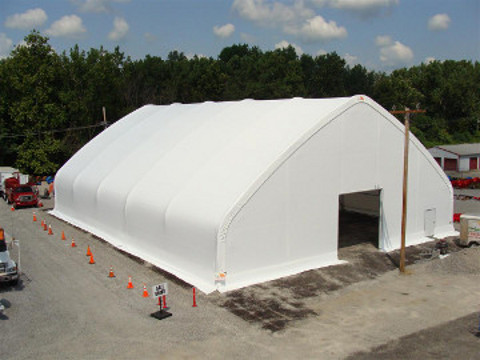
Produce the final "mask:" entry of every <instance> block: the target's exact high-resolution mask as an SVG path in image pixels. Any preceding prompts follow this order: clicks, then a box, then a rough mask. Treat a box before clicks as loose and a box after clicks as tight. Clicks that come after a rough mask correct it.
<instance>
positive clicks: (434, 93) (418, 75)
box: [0, 31, 480, 175]
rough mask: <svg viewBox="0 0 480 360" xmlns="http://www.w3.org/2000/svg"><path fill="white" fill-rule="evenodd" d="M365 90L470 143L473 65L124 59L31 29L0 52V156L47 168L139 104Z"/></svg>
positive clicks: (475, 94)
mask: <svg viewBox="0 0 480 360" xmlns="http://www.w3.org/2000/svg"><path fill="white" fill-rule="evenodd" d="M354 94H366V95H368V96H371V97H372V98H373V99H374V100H375V101H377V102H378V103H380V104H381V105H382V106H383V107H385V108H386V109H389V110H390V109H392V108H393V107H396V108H397V109H403V107H409V108H415V107H416V106H417V104H419V105H420V107H421V108H423V109H426V110H427V113H426V114H418V115H413V116H412V122H411V124H412V125H411V126H412V132H413V133H414V134H415V135H416V136H417V137H418V138H419V139H420V141H422V142H423V143H424V145H425V146H427V147H430V146H434V145H438V144H448V143H455V142H478V141H480V132H479V129H478V126H479V123H478V122H479V121H480V95H479V94H480V64H479V63H478V62H475V63H472V62H470V61H453V60H448V61H444V62H439V61H434V62H431V63H429V64H421V65H419V66H414V67H411V68H408V69H406V68H403V69H398V70H395V71H393V72H392V73H391V74H385V73H377V72H373V71H369V70H367V69H366V68H365V67H363V66H362V65H355V66H353V67H350V66H348V65H347V64H346V62H345V60H344V59H342V58H341V57H340V56H339V55H338V54H336V53H335V52H332V53H329V54H325V55H320V56H316V57H312V56H310V55H307V54H303V55H301V56H300V57H299V56H298V55H297V54H296V52H295V49H294V48H293V47H291V46H290V47H288V48H284V49H277V50H273V51H266V52H263V51H262V50H260V49H259V48H258V47H250V46H249V45H246V44H236V45H232V46H230V47H226V48H224V49H223V50H222V51H221V52H220V54H219V55H218V58H217V59H213V58H205V57H198V56H194V57H193V58H187V57H186V56H185V54H184V53H182V52H179V51H172V52H170V53H169V54H168V56H167V58H166V59H162V58H160V57H157V56H150V55H147V56H145V58H144V59H139V60H135V61H133V60H131V59H130V58H128V57H125V56H124V54H123V53H122V52H121V51H120V49H119V48H118V47H117V48H115V49H114V50H113V51H107V50H105V49H104V48H103V47H100V49H90V50H88V51H85V50H80V49H79V47H78V46H74V47H73V48H72V49H70V51H69V52H64V53H63V54H60V55H59V54H57V53H56V52H55V51H54V50H53V49H52V47H51V46H50V45H49V43H48V38H47V37H44V36H42V35H41V34H40V33H39V32H37V31H32V32H31V33H30V34H29V35H27V36H26V37H25V44H24V45H21V46H19V47H17V48H15V50H13V51H12V53H11V55H10V56H9V57H8V58H6V59H3V60H0V163H2V165H3V164H5V165H13V166H16V167H18V168H19V169H20V170H22V171H23V172H26V173H31V174H35V175H40V174H48V173H54V172H55V171H57V170H58V168H59V167H60V166H61V165H62V164H63V163H64V162H65V161H66V160H67V159H68V158H70V157H71V156H72V155H73V154H74V153H75V152H76V151H77V150H78V149H80V148H81V147H82V146H83V145H84V144H85V143H86V142H88V141H89V140H90V139H92V138H93V137H94V136H95V135H97V134H98V133H99V132H100V131H101V130H103V125H102V120H103V115H102V108H103V107H105V108H106V109H107V117H108V121H109V122H114V121H116V120H118V119H119V118H121V117H122V116H124V115H126V114H127V113H129V112H131V111H133V110H135V109H137V108H139V107H141V106H143V105H145V104H170V103H173V102H181V103H192V102H203V101H226V100H240V99H244V98H253V99H278V98H290V97H297V96H301V97H309V98H320V97H337V96H351V95H354Z"/></svg>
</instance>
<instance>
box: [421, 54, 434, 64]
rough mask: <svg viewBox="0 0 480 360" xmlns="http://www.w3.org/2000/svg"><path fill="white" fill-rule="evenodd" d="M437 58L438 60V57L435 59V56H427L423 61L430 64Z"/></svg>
mask: <svg viewBox="0 0 480 360" xmlns="http://www.w3.org/2000/svg"><path fill="white" fill-rule="evenodd" d="M436 60H437V59H435V58H434V57H432V56H429V57H427V58H425V60H423V62H424V63H425V64H427V65H428V64H430V63H432V62H434V61H436Z"/></svg>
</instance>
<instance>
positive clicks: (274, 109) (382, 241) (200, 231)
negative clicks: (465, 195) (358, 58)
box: [52, 96, 455, 293]
mask: <svg viewBox="0 0 480 360" xmlns="http://www.w3.org/2000/svg"><path fill="white" fill-rule="evenodd" d="M403 141H404V128H403V126H402V125H401V124H400V123H399V121H398V120H397V119H396V118H394V117H393V116H392V115H391V114H389V113H388V112H387V111H386V110H384V109H383V108H382V107H380V106H379V105H378V104H376V103H375V102H374V101H373V100H371V99H369V98H367V97H365V96H355V97H352V98H333V99H302V98H294V99H288V100H269V101H256V100H244V101H238V102H220V103H213V102H206V103H201V104H190V105H183V104H172V105H168V106H153V105H148V106H144V107H142V108H140V109H138V110H137V111H134V112H133V113H131V114H129V115H127V116H126V117H124V118H123V119H121V120H119V121H118V122H116V123H115V124H113V125H112V126H110V127H109V128H108V129H106V130H105V131H104V132H102V133H101V134H99V135H98V136H97V137H96V138H94V139H93V140H92V141H90V142H89V143H88V144H86V145H85V146H84V147H83V148H82V149H81V150H80V151H79V152H78V153H77V154H75V155H74V156H73V157H72V158H71V159H70V160H69V161H68V162H67V163H66V164H65V165H64V166H63V167H62V168H61V169H60V170H59V172H58V173H57V176H56V181H55V191H56V204H55V209H54V210H53V211H52V213H53V214H54V215H55V216H57V217H59V218H61V219H64V220H66V221H67V222H70V223H72V224H74V225H76V226H78V227H80V228H82V229H85V230H87V231H89V232H91V233H93V234H95V235H97V236H99V237H101V238H103V239H105V240H106V241H108V242H109V243H111V244H113V245H114V246H116V247H117V248H119V249H122V250H124V251H126V252H128V253H131V254H134V255H136V256H138V257H140V258H142V259H144V260H146V261H148V262H150V263H152V264H154V265H157V266H158V267H160V268H162V269H164V270H166V271H168V272H170V273H173V274H174V275H176V276H178V277H179V278H181V279H183V280H185V281H187V282H189V283H191V284H193V285H194V286H196V287H198V288H199V289H200V290H202V291H204V292H207V293H208V292H211V291H214V290H215V289H218V290H219V291H228V290H232V289H236V288H239V287H242V286H247V285H251V284H254V283H259V282H263V281H266V280H271V279H275V278H279V277H282V276H286V275H291V274H295V273H298V272H301V271H305V270H309V269H312V268H318V267H322V266H327V265H332V264H336V263H339V260H338V257H337V248H338V218H339V196H340V195H341V194H349V193H359V192H365V194H371V193H372V192H371V190H378V191H377V193H379V194H380V195H379V199H380V201H379V202H378V203H379V204H380V205H379V209H378V213H379V214H380V221H379V223H380V226H379V227H380V228H379V242H378V246H379V248H380V249H382V250H392V249H396V248H399V247H400V230H401V204H402V201H401V200H402V174H403ZM410 145H411V146H410V158H409V162H410V177H409V184H408V186H409V196H408V222H407V245H412V244H417V243H421V242H424V241H428V240H430V239H429V238H427V237H426V236H429V235H435V236H437V237H443V236H447V235H452V234H455V232H454V229H453V225H452V212H453V192H452V188H451V185H450V182H449V181H448V179H447V178H446V176H445V175H444V172H443V171H442V170H441V168H440V167H439V166H438V164H437V163H436V162H435V160H434V159H433V158H432V157H431V156H430V154H429V153H428V151H427V150H426V149H425V148H424V147H423V146H422V145H421V144H420V142H419V141H418V140H417V139H415V138H414V137H413V136H412V137H411V142H410ZM359 195H361V193H360V194H359ZM356 199H357V200H358V199H360V201H356V200H355V197H354V198H353V203H355V204H353V205H354V206H353V207H354V208H355V209H356V210H357V211H360V212H361V211H362V201H361V196H360V197H357V198H356ZM365 204H366V205H365V212H367V213H368V212H369V211H370V210H369V209H367V208H368V207H369V206H370V205H369V203H368V202H366V203H365ZM219 274H225V277H224V278H223V280H222V281H219V280H218V279H219V277H218V275H219Z"/></svg>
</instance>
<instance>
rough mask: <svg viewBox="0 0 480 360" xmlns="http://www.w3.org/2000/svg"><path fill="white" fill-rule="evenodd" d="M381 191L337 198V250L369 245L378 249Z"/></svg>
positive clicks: (342, 195)
mask: <svg viewBox="0 0 480 360" xmlns="http://www.w3.org/2000/svg"><path fill="white" fill-rule="evenodd" d="M380 194H381V190H370V191H362V192H356V193H349V194H341V195H340V196H339V214H338V248H339V249H341V248H345V247H350V246H354V245H359V244H367V245H368V244H371V245H373V246H375V247H376V248H377V249H378V248H379V225H380V223H379V218H380Z"/></svg>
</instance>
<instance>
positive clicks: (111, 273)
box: [108, 266, 115, 278]
mask: <svg viewBox="0 0 480 360" xmlns="http://www.w3.org/2000/svg"><path fill="white" fill-rule="evenodd" d="M108 277H109V278H114V277H115V274H114V273H113V267H112V266H110V272H109V273H108Z"/></svg>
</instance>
